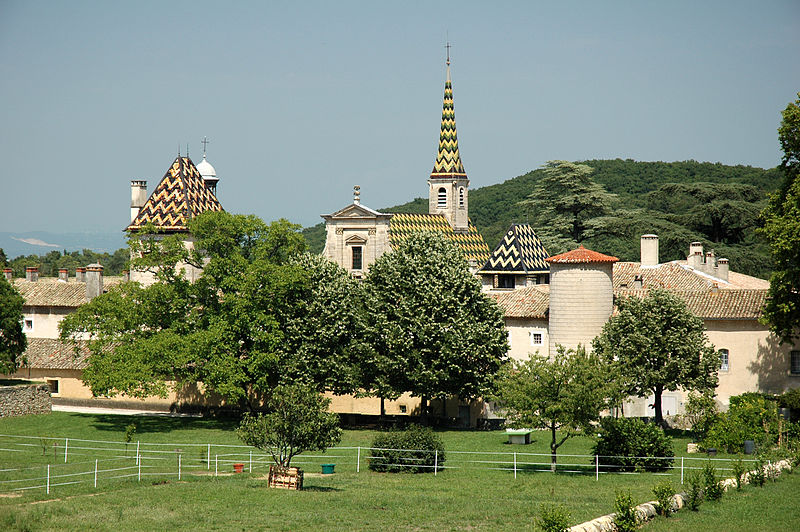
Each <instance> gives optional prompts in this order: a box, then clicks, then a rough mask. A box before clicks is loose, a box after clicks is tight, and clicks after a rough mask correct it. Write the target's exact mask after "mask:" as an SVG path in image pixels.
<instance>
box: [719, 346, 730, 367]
mask: <svg viewBox="0 0 800 532" xmlns="http://www.w3.org/2000/svg"><path fill="white" fill-rule="evenodd" d="M729 368H730V354H729V353H728V350H727V349H720V350H719V370H720V371H728V369H729Z"/></svg>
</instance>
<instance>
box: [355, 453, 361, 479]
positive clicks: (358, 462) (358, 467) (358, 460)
mask: <svg viewBox="0 0 800 532" xmlns="http://www.w3.org/2000/svg"><path fill="white" fill-rule="evenodd" d="M356 473H361V447H360V446H359V448H358V452H357V453H356Z"/></svg>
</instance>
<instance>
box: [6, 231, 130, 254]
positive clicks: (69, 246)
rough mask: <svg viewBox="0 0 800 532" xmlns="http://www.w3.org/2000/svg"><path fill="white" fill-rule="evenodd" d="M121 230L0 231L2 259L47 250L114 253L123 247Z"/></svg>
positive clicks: (124, 245)
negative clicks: (87, 231) (85, 250)
mask: <svg viewBox="0 0 800 532" xmlns="http://www.w3.org/2000/svg"><path fill="white" fill-rule="evenodd" d="M126 245H127V244H126V242H125V234H124V233H123V232H122V231H114V232H107V233H52V232H48V231H22V232H19V233H7V232H0V248H2V249H3V251H5V254H6V257H8V258H9V259H13V258H15V257H19V256H20V255H46V254H47V253H49V252H51V251H64V250H67V251H82V250H84V249H91V250H92V251H97V252H105V253H114V252H115V251H116V250H118V249H119V248H122V247H126Z"/></svg>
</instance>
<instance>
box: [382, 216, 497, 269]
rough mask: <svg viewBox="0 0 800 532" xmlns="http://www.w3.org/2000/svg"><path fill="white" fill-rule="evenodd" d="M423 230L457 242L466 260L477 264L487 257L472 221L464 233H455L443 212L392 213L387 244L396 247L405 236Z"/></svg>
mask: <svg viewBox="0 0 800 532" xmlns="http://www.w3.org/2000/svg"><path fill="white" fill-rule="evenodd" d="M424 231H432V232H435V233H441V234H442V235H444V236H445V237H446V238H448V239H450V240H452V241H453V242H455V243H456V244H458V246H459V247H460V248H461V251H462V252H463V253H464V258H465V259H467V261H468V262H471V261H475V262H476V263H477V264H483V263H485V262H486V260H487V259H488V258H489V246H487V245H486V242H484V240H483V237H482V236H481V234H480V233H479V232H478V230H477V229H476V228H475V226H474V225H472V221H470V222H469V230H468V231H467V232H466V233H457V232H455V231H453V227H452V226H451V225H450V222H448V221H447V218H445V217H444V215H443V214H407V213H397V214H394V215H392V218H391V220H390V221H389V244H390V245H391V246H392V249H396V248H397V246H399V245H400V243H401V242H402V241H403V240H405V239H406V238H409V237H413V236H414V235H415V234H418V233H421V232H424Z"/></svg>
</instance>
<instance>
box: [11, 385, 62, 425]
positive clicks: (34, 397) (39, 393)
mask: <svg viewBox="0 0 800 532" xmlns="http://www.w3.org/2000/svg"><path fill="white" fill-rule="evenodd" d="M52 407H53V402H52V400H51V399H50V388H48V386H47V385H46V384H30V385H27V386H0V417H14V416H26V415H28V414H49V413H50V412H51V410H52Z"/></svg>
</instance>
